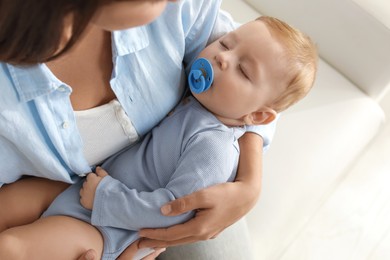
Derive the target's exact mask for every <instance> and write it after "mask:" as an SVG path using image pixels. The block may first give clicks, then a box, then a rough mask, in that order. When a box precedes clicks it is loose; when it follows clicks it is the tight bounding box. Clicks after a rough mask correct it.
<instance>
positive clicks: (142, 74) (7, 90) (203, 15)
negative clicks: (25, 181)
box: [0, 0, 275, 185]
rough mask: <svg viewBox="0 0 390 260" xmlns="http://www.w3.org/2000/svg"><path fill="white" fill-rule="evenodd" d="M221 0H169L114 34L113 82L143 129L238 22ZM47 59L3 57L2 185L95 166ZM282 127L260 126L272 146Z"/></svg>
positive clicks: (65, 176) (69, 177) (67, 175)
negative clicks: (19, 61)
mask: <svg viewBox="0 0 390 260" xmlns="http://www.w3.org/2000/svg"><path fill="white" fill-rule="evenodd" d="M219 6H220V1H210V0H196V1H193V0H182V1H179V2H177V3H170V4H168V6H167V8H166V10H165V11H164V13H163V14H162V15H161V16H160V17H159V18H158V19H157V20H156V21H154V22H153V23H151V24H149V25H146V26H142V27H138V28H133V29H128V30H124V31H116V32H113V33H112V46H113V47H112V48H113V50H112V51H113V65H114V69H113V72H112V78H111V80H110V84H111V87H112V90H113V91H114V93H115V95H116V97H117V99H118V100H119V102H120V103H121V104H122V106H123V108H124V110H125V111H126V113H127V115H128V116H129V117H130V119H131V120H132V122H133V125H134V127H135V128H136V130H137V132H138V134H139V135H141V136H142V135H144V134H146V133H147V132H148V131H149V130H151V129H152V127H153V126H155V125H156V124H157V123H158V122H160V121H161V120H162V119H163V118H164V116H165V115H167V113H168V112H169V111H170V110H171V109H172V108H173V107H174V106H175V105H176V104H177V103H178V102H179V100H180V99H181V97H182V96H183V92H184V89H185V83H186V80H185V79H186V76H185V69H186V68H188V67H189V66H190V65H191V63H192V62H193V61H194V59H196V57H197V55H198V53H199V52H200V51H201V50H202V49H203V48H204V47H205V46H206V44H207V43H208V42H210V41H212V40H213V39H216V38H217V37H219V36H221V35H222V34H224V33H226V32H227V31H230V30H232V29H233V28H234V26H235V24H234V22H233V21H232V20H231V18H230V16H227V15H226V14H224V13H221V12H220V11H219ZM71 92H72V89H71V86H68V85H66V84H65V83H63V82H61V81H60V80H58V79H57V78H56V77H55V76H54V75H53V74H52V73H51V71H50V70H49V69H48V68H47V67H46V65H45V64H38V65H36V66H31V67H17V66H12V65H10V64H5V63H0V93H1V94H0V185H2V184H3V183H11V182H14V181H15V180H17V179H19V178H20V177H21V176H22V175H32V176H40V177H44V178H49V179H54V180H60V181H65V182H68V183H72V182H74V181H75V179H77V176H83V175H84V174H85V173H88V172H90V171H91V169H90V165H88V163H87V161H86V159H85V157H84V155H83V145H82V139H81V137H80V133H79V131H78V129H77V126H76V122H75V116H74V112H73V108H72V106H71V103H70V99H69V96H70V94H71ZM274 128H275V125H274V124H272V125H269V126H265V127H259V128H256V130H255V131H256V132H257V133H258V134H260V135H262V137H263V139H264V145H265V147H267V146H268V145H269V143H270V141H271V139H272V135H273V132H274Z"/></svg>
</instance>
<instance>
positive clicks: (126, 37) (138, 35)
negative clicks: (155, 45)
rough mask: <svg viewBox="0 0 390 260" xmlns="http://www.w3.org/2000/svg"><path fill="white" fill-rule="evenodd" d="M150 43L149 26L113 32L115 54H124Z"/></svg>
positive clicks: (113, 50)
mask: <svg viewBox="0 0 390 260" xmlns="http://www.w3.org/2000/svg"><path fill="white" fill-rule="evenodd" d="M148 45H149V37H148V33H147V26H146V25H145V26H141V27H135V28H131V29H127V30H122V31H114V32H113V33H112V46H113V47H112V52H113V54H112V55H113V56H114V57H116V56H124V55H127V54H130V53H133V52H136V51H139V50H141V49H144V48H145V47H147V46H148Z"/></svg>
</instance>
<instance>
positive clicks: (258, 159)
mask: <svg viewBox="0 0 390 260" xmlns="http://www.w3.org/2000/svg"><path fill="white" fill-rule="evenodd" d="M239 144H240V150H241V154H240V161H239V165H238V172H237V177H236V180H235V182H233V183H223V184H218V185H215V186H212V187H210V188H206V189H203V190H200V191H198V192H194V193H192V194H190V195H187V196H184V197H182V198H179V199H177V200H174V201H172V202H170V203H169V204H166V205H165V206H163V207H162V209H161V211H162V213H163V214H164V215H167V216H176V215H179V214H182V213H184V212H187V211H190V210H197V213H196V215H195V217H194V218H193V219H191V220H189V221H188V222H186V223H184V224H181V225H175V226H172V227H169V228H161V229H143V230H141V231H140V233H139V234H140V236H141V237H144V238H148V239H143V240H141V242H140V247H141V248H142V247H168V246H175V245H180V244H187V243H192V242H197V241H199V240H206V239H210V238H213V237H216V236H217V235H218V234H219V233H220V232H222V231H223V230H224V229H225V228H227V227H228V226H230V225H232V224H233V223H235V222H236V221H238V220H239V219H240V218H242V217H243V216H244V215H245V214H246V213H248V212H249V211H250V210H251V209H252V207H253V206H254V205H255V203H256V201H257V199H258V198H259V195H260V191H261V176H262V156H263V150H262V147H263V139H262V138H261V137H260V136H259V135H257V134H254V133H250V132H247V133H246V134H245V135H243V136H242V137H241V138H240V140H239ZM237 198H240V199H239V200H238V199H237ZM226 202H228V203H226Z"/></svg>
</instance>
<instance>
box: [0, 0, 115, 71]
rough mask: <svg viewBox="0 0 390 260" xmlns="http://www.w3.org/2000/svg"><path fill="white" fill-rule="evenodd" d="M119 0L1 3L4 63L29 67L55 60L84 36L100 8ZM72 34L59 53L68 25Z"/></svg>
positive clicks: (10, 0) (3, 0)
mask: <svg viewBox="0 0 390 260" xmlns="http://www.w3.org/2000/svg"><path fill="white" fill-rule="evenodd" d="M111 1H115V0H28V1H26V0H0V61H1V62H7V63H12V64H18V65H29V64H35V63H40V62H46V61H49V60H52V59H54V58H56V57H58V56H60V55H61V54H62V53H64V52H66V51H67V50H68V49H70V48H71V47H72V45H73V44H74V43H75V42H76V41H77V39H78V38H79V37H80V35H81V34H82V32H83V31H84V29H85V28H86V26H87V25H88V23H89V21H90V20H91V18H92V16H93V15H94V13H95V12H96V10H97V8H98V7H99V6H101V5H103V4H105V3H108V2H111ZM69 15H71V18H72V19H70V20H71V21H72V35H71V37H70V39H69V41H68V42H67V43H66V45H65V46H64V47H63V48H62V49H61V50H60V51H58V48H59V47H60V45H61V41H62V39H63V35H64V23H65V21H66V18H68V17H69Z"/></svg>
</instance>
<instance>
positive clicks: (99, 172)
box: [80, 167, 108, 210]
mask: <svg viewBox="0 0 390 260" xmlns="http://www.w3.org/2000/svg"><path fill="white" fill-rule="evenodd" d="M107 175H108V173H107V172H106V171H105V170H103V169H102V168H100V167H97V168H96V174H95V173H90V174H88V175H87V178H86V180H85V181H84V183H83V187H82V188H81V190H80V203H81V205H82V206H83V207H84V208H86V209H89V210H92V208H93V201H94V199H95V192H96V188H97V186H98V185H99V183H100V181H101V180H102V179H103V178H104V177H106V176H107Z"/></svg>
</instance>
